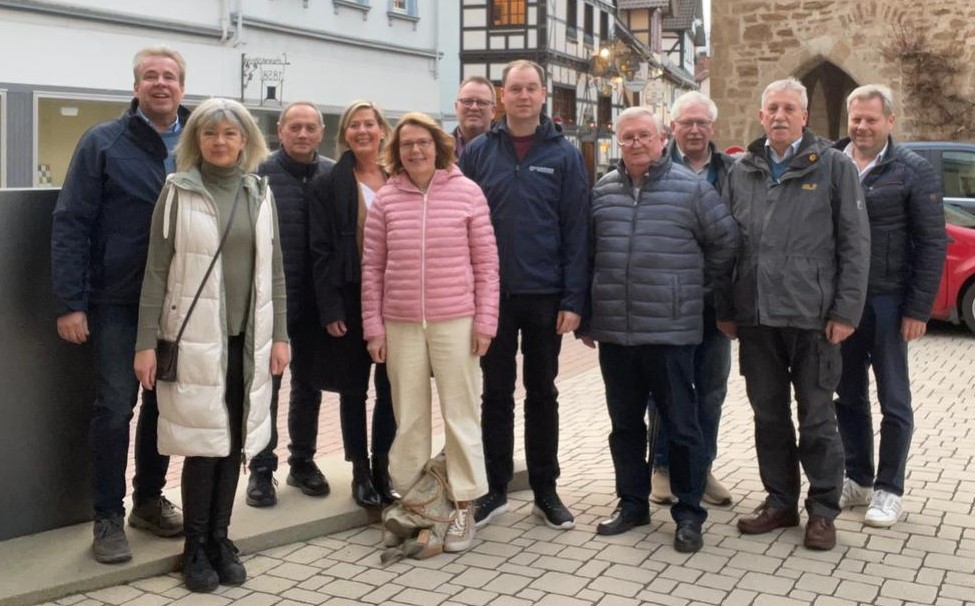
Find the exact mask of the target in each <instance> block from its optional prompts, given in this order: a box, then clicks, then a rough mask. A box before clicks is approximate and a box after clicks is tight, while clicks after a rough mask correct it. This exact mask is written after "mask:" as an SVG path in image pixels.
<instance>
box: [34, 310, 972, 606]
mask: <svg viewBox="0 0 975 606" xmlns="http://www.w3.org/2000/svg"><path fill="white" fill-rule="evenodd" d="M566 355H567V356H569V357H570V358H572V359H574V360H582V361H587V360H588V365H586V364H581V365H579V366H578V367H577V369H576V370H577V371H576V372H574V373H567V375H570V374H571V376H564V377H563V378H562V379H561V380H560V382H559V389H560V393H561V403H562V406H561V411H562V425H561V428H562V429H561V436H562V441H561V448H560V452H561V460H562V469H563V476H562V480H561V482H560V486H561V489H560V492H561V494H562V496H563V499H564V500H565V501H566V503H567V504H568V505H569V506H570V507H571V508H572V509H573V510H574V511H575V512H576V516H577V518H576V519H577V526H576V529H575V530H572V531H566V532H558V531H553V530H550V529H548V528H546V527H545V526H543V525H540V524H539V523H538V521H537V520H536V519H534V518H533V517H532V516H531V502H530V501H531V494H530V493H529V492H519V493H515V494H514V495H513V500H512V511H510V512H509V513H507V514H505V515H504V516H501V517H500V518H499V519H498V523H496V524H492V525H490V526H488V527H486V528H484V529H483V530H481V531H480V532H479V533H478V537H477V540H476V542H475V545H474V546H473V548H472V549H471V550H470V551H469V552H467V553H464V554H454V555H442V556H438V557H436V558H433V559H430V560H425V561H404V562H400V563H396V564H393V565H391V566H388V567H382V566H381V565H380V562H379V552H380V549H379V547H378V545H379V540H380V531H379V529H378V525H376V524H373V525H371V526H367V527H360V528H356V529H353V530H349V531H344V532H340V533H337V534H332V535H328V536H323V537H320V538H317V539H314V540H310V541H304V542H299V543H294V544H290V545H287V546H284V547H279V548H275V549H271V550H267V551H263V552H258V553H255V554H251V555H248V556H247V557H246V558H245V560H246V565H247V569H248V573H249V575H250V579H249V580H248V581H247V583H245V584H244V585H243V586H242V587H237V588H225V587H222V588H221V589H220V590H219V591H218V592H217V593H216V594H211V595H199V594H190V593H188V592H187V591H186V590H185V589H184V588H183V587H182V586H181V581H180V579H179V576H178V575H176V574H170V575H165V576H159V577H153V578H149V579H145V580H141V581H136V582H133V583H130V584H128V585H120V586H116V587H112V588H109V589H103V590H99V591H93V592H89V593H87V594H78V595H74V596H70V597H67V598H63V599H60V600H57V601H56V602H52V604H54V603H56V604H65V605H66V604H74V605H85V606H88V605H100V604H127V605H131V606H155V605H163V604H179V605H183V604H191V605H202V606H208V605H211V604H212V605H214V606H217V605H224V604H240V605H245V606H270V605H278V606H297V605H300V604H328V605H329V606H333V605H334V606H339V605H345V604H412V605H418V606H419V605H427V604H431V605H441V604H443V605H446V604H465V605H471V606H480V605H486V604H490V605H495V606H506V605H522V604H525V605H527V604H542V605H548V604H551V605H557V606H576V605H580V606H581V605H584V604H598V605H600V606H617V605H618V606H624V605H630V604H633V605H636V604H664V605H692V604H729V605H754V606H764V605H769V606H773V605H774V606H790V605H793V604H796V605H798V604H815V605H816V606H840V605H848V604H876V605H878V606H901V605H905V606H906V605H909V604H939V605H945V606H954V605H962V604H970V603H975V601H973V600H975V575H973V573H975V517H973V515H972V513H973V511H972V509H973V501H975V467H973V465H972V456H973V453H975V439H973V431H972V419H973V417H975V396H973V395H972V386H973V385H975V338H973V337H972V336H971V335H970V334H967V333H966V332H964V331H962V330H960V329H955V328H951V327H944V326H939V327H936V328H934V330H933V331H932V332H931V333H929V335H928V336H927V337H926V338H924V339H923V340H922V341H921V342H919V343H918V344H916V345H912V347H911V368H912V372H913V391H914V396H915V409H916V420H915V423H916V430H915V435H914V441H913V445H912V451H911V458H910V460H909V461H908V479H907V488H908V492H907V494H906V495H905V499H904V509H905V518H904V519H903V520H902V521H901V522H900V523H898V524H897V525H896V526H894V527H893V528H892V529H888V530H883V529H869V528H866V527H863V526H862V524H861V523H860V519H861V517H862V515H863V510H862V508H860V509H858V510H853V511H845V512H843V514H842V515H841V517H840V518H839V520H838V523H837V526H838V528H839V545H838V546H837V547H836V549H834V550H833V551H829V552H813V551H808V550H806V549H804V548H803V547H802V546H801V544H802V529H801V528H795V529H788V530H784V531H780V532H777V533H773V534H771V535H764V536H758V537H745V536H742V535H740V534H739V533H738V531H737V530H736V528H735V526H734V520H735V519H736V518H737V517H738V516H739V515H742V514H745V513H748V512H750V511H751V510H752V509H754V508H755V507H756V506H757V505H758V504H759V502H760V501H761V499H762V498H763V497H764V494H763V492H762V488H761V483H760V481H759V478H758V469H757V467H756V464H755V455H754V447H753V429H752V421H751V412H750V408H749V406H748V403H747V401H746V399H745V395H744V385H743V383H742V380H741V378H740V377H739V376H738V375H737V371H736V370H734V371H733V376H732V380H731V384H730V388H729V397H728V401H727V402H726V404H725V411H724V416H723V420H722V427H721V435H720V444H719V454H718V460H717V461H716V464H715V470H714V471H715V474H716V475H717V476H718V477H719V478H722V479H723V480H724V481H725V483H726V485H727V486H728V487H729V488H730V489H731V491H732V493H733V494H734V496H735V499H736V501H735V503H734V504H733V505H732V506H731V507H728V508H711V509H710V511H709V518H708V522H707V524H706V525H705V547H704V549H703V550H702V551H701V552H699V553H697V554H693V555H683V554H678V553H677V552H675V551H674V550H673V548H672V546H671V542H672V539H673V530H674V524H673V522H672V521H671V520H670V515H669V512H668V511H667V510H666V508H654V511H653V523H652V524H651V525H650V526H647V527H643V528H640V529H637V530H633V531H630V532H628V533H625V534H623V535H619V536H616V537H598V536H596V535H595V534H594V530H595V525H596V523H597V522H598V521H599V520H600V519H602V518H604V517H606V516H608V515H609V514H610V513H611V511H612V510H613V507H614V504H615V495H614V489H613V471H612V464H611V461H610V457H609V453H608V448H607V443H606V442H607V434H608V425H609V423H608V419H607V415H606V411H605V404H604V400H603V389H602V381H601V377H600V374H599V370H598V368H597V367H596V366H595V357H594V355H593V354H592V353H591V352H588V351H586V350H584V349H582V348H581V346H580V345H578V344H576V343H569V342H568V341H567V347H566ZM572 356H575V357H572ZM735 368H737V365H735ZM875 414H879V413H876V412H875ZM517 431H518V432H519V435H520V429H518V430H517ZM282 488H283V487H282ZM281 513H282V515H285V514H286V511H285V510H284V509H283V508H282V509H281ZM51 572H52V574H56V571H51Z"/></svg>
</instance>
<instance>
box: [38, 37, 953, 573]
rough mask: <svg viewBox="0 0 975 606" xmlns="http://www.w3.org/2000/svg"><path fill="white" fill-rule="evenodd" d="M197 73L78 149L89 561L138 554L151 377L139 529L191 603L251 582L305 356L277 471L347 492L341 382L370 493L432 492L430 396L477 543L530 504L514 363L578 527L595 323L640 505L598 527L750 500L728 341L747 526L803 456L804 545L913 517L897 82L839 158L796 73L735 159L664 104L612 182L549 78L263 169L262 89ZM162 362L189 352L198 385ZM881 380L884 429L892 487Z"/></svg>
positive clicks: (356, 481)
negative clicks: (174, 476) (322, 455)
mask: <svg viewBox="0 0 975 606" xmlns="http://www.w3.org/2000/svg"><path fill="white" fill-rule="evenodd" d="M185 74H186V65H185V62H184V61H183V58H182V57H181V56H180V55H179V53H177V52H175V51H173V50H171V49H168V48H165V47H152V48H148V49H144V50H142V51H140V52H139V53H138V54H137V55H136V56H135V59H134V62H133V75H134V80H135V83H134V96H135V98H134V99H133V101H132V104H131V106H130V108H129V110H128V111H127V112H126V114H125V115H124V116H122V117H121V118H119V119H117V120H114V121H110V122H107V123H104V124H100V125H98V126H96V127H94V128H92V129H91V130H90V131H89V132H88V133H86V134H85V135H84V136H83V137H82V139H81V141H80V142H79V144H78V148H77V149H76V151H75V155H74V157H73V159H72V162H71V165H70V168H69V170H68V174H67V176H66V179H65V184H64V188H63V190H62V192H61V196H60V198H59V200H58V204H57V206H56V209H55V212H54V220H53V232H52V264H53V268H52V271H53V279H54V290H55V293H56V295H57V296H58V297H59V299H60V300H61V302H62V303H63V305H64V313H63V314H62V315H61V316H60V317H59V318H58V321H57V327H58V333H59V335H60V336H61V337H62V338H63V339H65V340H67V341H69V342H72V343H84V342H87V341H91V343H92V351H93V355H94V360H95V364H94V368H95V372H96V386H97V398H96V401H95V404H94V410H93V416H92V423H91V428H90V445H91V456H92V462H93V465H92V472H93V497H94V517H95V522H94V541H93V544H92V549H93V553H94V557H95V559H96V560H98V561H99V562H105V563H112V562H124V561H127V560H129V559H130V558H131V551H130V549H129V547H128V543H127V540H126V536H125V531H124V523H123V521H124V515H125V507H124V503H123V500H124V494H125V464H126V458H127V456H126V455H127V447H128V442H129V424H130V421H131V419H132V416H133V411H134V407H135V404H136V402H137V400H138V395H139V386H140V385H141V387H142V405H141V407H140V415H139V420H138V424H137V429H136V431H137V439H136V447H135V450H136V452H135V467H136V469H135V477H134V480H133V507H132V509H131V511H130V512H129V516H128V522H129V525H131V526H133V527H136V528H142V529H146V530H149V531H151V532H153V533H155V534H157V535H159V536H178V535H183V536H184V541H185V542H184V554H183V577H184V581H185V583H186V585H187V587H188V588H189V589H190V590H192V591H212V590H214V589H215V588H216V587H217V586H218V585H219V584H221V583H223V584H240V583H242V582H243V581H244V580H245V579H246V571H245V569H244V567H243V565H242V564H241V562H240V559H239V557H238V556H237V549H236V547H235V546H234V544H233V542H232V541H231V540H230V539H229V537H228V533H227V530H228V526H229V523H230V517H231V514H232V510H233V504H234V495H235V492H236V488H237V483H238V478H239V473H240V467H241V464H242V462H243V461H244V460H245V459H242V457H246V459H249V462H248V465H249V468H250V472H251V473H250V479H249V481H248V485H247V489H246V502H247V504H248V505H251V506H254V507H270V506H273V505H275V504H276V502H277V495H276V489H275V483H274V480H273V473H274V471H275V470H276V468H277V463H278V462H277V457H276V455H275V453H274V451H275V448H276V447H277V442H278V436H277V432H276V418H277V408H278V393H279V389H280V385H281V375H282V374H283V372H284V370H285V368H288V367H290V370H291V390H290V401H289V405H288V429H289V440H290V442H289V451H290V456H289V458H288V463H289V467H290V470H289V474H288V476H287V483H288V484H289V485H291V486H294V487H296V488H298V489H299V490H300V491H301V492H302V493H304V494H307V495H311V496H319V497H320V496H325V495H327V494H329V492H330V486H329V484H328V481H327V479H326V478H325V476H324V474H323V473H322V471H321V470H320V469H319V468H318V467H317V465H316V464H315V462H314V454H315V450H316V442H317V428H318V415H319V409H320V406H321V401H322V390H328V391H333V392H337V393H339V402H340V404H339V406H340V414H341V427H342V437H343V445H344V448H345V455H346V459H347V460H349V461H351V463H352V468H353V480H352V496H353V499H354V500H355V501H356V503H358V504H359V505H361V506H363V507H379V506H384V505H388V504H390V503H392V502H394V501H395V500H396V499H397V498H398V494H400V493H402V492H404V491H406V490H407V489H408V488H409V487H410V486H411V485H412V484H413V483H414V482H415V481H416V480H417V479H418V478H419V477H420V474H421V471H422V469H423V466H424V464H425V463H426V462H427V460H428V459H429V458H430V456H431V454H432V453H431V449H432V443H433V436H432V411H431V405H432V387H431V378H432V380H433V382H435V384H436V388H437V395H438V398H439V403H440V410H441V413H442V416H443V418H444V426H445V446H444V452H445V454H446V466H447V475H448V479H449V490H450V495H449V496H450V498H451V500H452V501H453V502H454V514H453V516H452V522H451V525H450V528H449V530H448V532H447V536H446V538H445V540H444V549H445V550H446V551H463V550H465V549H467V548H468V547H469V546H470V545H471V543H472V541H473V539H474V534H475V528H477V527H481V526H483V525H485V524H487V523H489V522H490V521H491V520H492V519H494V518H496V516H498V515H501V514H503V513H504V512H505V511H507V507H508V502H507V488H508V484H509V483H510V482H511V479H512V475H513V460H512V457H513V450H514V410H515V400H514V391H515V381H516V376H517V368H516V359H517V358H516V355H517V353H518V352H519V351H520V352H521V353H522V355H523V368H522V380H523V382H524V386H525V392H526V395H525V400H524V418H525V433H524V440H525V453H526V463H527V468H528V478H529V483H530V486H531V489H532V491H533V493H534V506H533V512H534V514H535V515H536V516H538V517H539V518H540V519H541V521H543V522H544V523H545V524H546V525H548V526H549V527H551V528H555V529H568V528H572V527H574V524H575V520H574V516H573V514H572V512H571V511H570V510H569V508H568V507H566V505H565V504H564V503H563V502H562V500H561V499H560V497H559V495H558V492H557V481H558V478H559V475H560V468H559V461H558V444H559V413H558V391H557V389H556V385H555V381H556V377H557V375H558V360H559V353H560V348H561V342H562V336H563V335H565V334H567V333H573V332H574V333H575V334H576V335H577V336H578V337H580V338H581V339H582V340H583V342H585V343H586V344H587V345H589V346H591V347H596V346H597V343H598V348H599V364H600V369H601V372H602V377H603V380H604V383H605V389H606V402H607V408H608V411H609V417H610V421H611V427H612V430H611V434H610V436H609V447H610V448H609V449H610V453H611V455H612V460H613V464H614V469H615V476H616V493H617V496H618V498H619V501H618V506H617V508H616V511H615V512H614V514H613V515H612V516H611V518H609V519H607V520H605V521H603V522H600V523H599V524H598V526H597V528H596V532H597V533H599V534H602V535H614V534H619V533H622V532H626V531H628V530H630V529H631V528H633V527H635V526H640V525H645V524H647V523H648V522H649V514H650V501H654V502H658V503H673V505H672V507H671V515H672V516H673V518H674V520H675V522H676V532H675V536H674V547H675V549H677V550H678V551H681V552H693V551H697V550H699V549H701V547H702V545H703V538H702V531H703V523H704V521H705V520H706V517H707V511H706V510H705V509H704V507H702V505H701V502H702V500H704V501H706V502H708V503H711V504H714V505H727V504H730V503H731V502H732V495H731V493H730V492H729V491H728V490H727V488H725V487H724V486H723V485H722V484H721V482H720V480H719V479H718V478H717V477H715V475H714V474H713V473H712V466H713V463H714V461H715V458H716V454H717V436H718V426H719V421H720V416H721V407H722V404H723V401H724V399H725V395H726V393H727V380H728V376H729V373H730V369H731V339H736V338H737V339H739V340H740V347H739V353H740V360H739V365H740V369H741V372H742V374H743V375H744V377H745V382H746V386H747V393H748V398H749V401H750V402H751V405H752V407H753V410H754V415H755V417H754V418H755V440H756V452H757V455H758V463H759V470H760V474H761V479H762V483H763V486H764V488H765V490H766V492H767V494H768V496H767V498H766V500H765V501H764V503H763V504H762V506H761V507H760V508H759V509H758V510H757V511H756V513H755V515H752V516H747V517H742V518H740V519H739V520H738V523H737V524H738V528H739V530H740V531H741V532H742V533H746V534H758V533H765V532H770V531H772V530H775V529H778V528H782V527H789V526H796V525H798V524H799V509H798V504H799V487H800V478H799V465H800V464H801V465H802V467H803V469H804V470H805V472H806V474H807V477H808V479H809V485H810V486H809V492H808V495H807V498H806V500H805V509H806V510H807V512H808V522H807V524H806V533H805V545H806V546H807V547H809V548H812V549H830V548H832V547H833V546H834V545H835V543H836V531H835V527H834V525H833V519H834V518H835V517H836V516H837V515H838V513H839V511H840V509H841V508H842V507H846V506H862V505H867V506H868V509H867V511H866V514H865V522H866V523H867V524H871V525H876V526H890V525H892V524H893V523H895V522H896V520H897V519H898V517H899V515H900V511H901V497H902V495H903V492H904V476H905V462H906V458H907V454H908V449H909V445H910V438H911V431H912V428H913V418H912V409H911V399H910V386H909V381H908V369H907V342H909V341H910V340H913V339H916V338H918V337H920V336H922V335H923V334H924V330H925V325H926V321H927V319H928V315H929V314H930V310H931V306H932V303H933V299H934V296H935V293H936V290H937V287H938V281H939V279H940V272H941V266H942V265H943V260H944V255H945V246H946V237H945V231H944V217H943V214H942V210H941V190H940V183H939V180H938V178H937V176H936V175H935V174H934V171H933V169H932V168H931V167H930V165H928V164H927V163H926V162H925V161H924V160H923V159H921V158H920V157H919V156H917V155H915V154H913V153H911V152H909V151H907V150H905V149H903V148H901V147H900V146H897V145H896V144H895V143H894V142H893V139H892V138H891V137H890V132H891V129H892V127H893V125H894V119H895V114H894V110H893V99H892V95H891V93H890V90H889V89H888V88H886V87H884V86H880V85H868V86H864V87H860V88H858V89H856V90H854V91H853V92H852V93H851V94H850V96H849V98H848V100H847V107H848V115H849V134H850V138H849V139H847V140H843V141H840V142H838V143H836V144H835V145H833V144H831V143H830V142H828V141H826V140H824V139H821V138H819V137H817V136H816V135H815V134H813V133H812V132H811V131H810V130H809V129H808V128H806V121H807V118H808V113H807V106H808V100H807V96H806V91H805V88H804V87H803V86H802V84H801V83H799V82H798V81H796V80H792V79H787V80H780V81H776V82H773V83H771V84H770V85H769V86H768V87H767V88H766V89H765V91H764V92H763V94H762V102H761V109H760V111H759V120H760V122H761V124H762V127H763V130H764V132H765V134H764V136H763V137H761V138H759V139H757V140H756V141H754V142H753V143H752V144H750V145H749V147H748V150H747V151H746V152H745V153H744V154H743V155H741V157H738V158H732V157H729V156H727V155H726V154H723V153H721V152H719V151H718V150H717V149H716V148H715V146H714V144H713V142H712V137H713V132H714V130H713V126H714V122H715V120H716V119H717V107H716V106H715V104H714V103H713V102H712V101H711V100H710V99H708V98H707V97H706V96H705V95H703V94H701V93H698V92H690V93H686V94H685V95H683V96H681V97H680V98H678V99H677V100H676V101H675V103H674V105H673V107H672V109H671V122H670V125H669V128H670V132H671V134H670V136H668V134H667V132H666V128H665V125H664V124H663V122H662V121H661V120H660V118H659V117H658V116H657V115H656V114H655V113H654V112H653V111H652V110H650V109H649V108H645V107H631V108H628V109H625V110H623V111H622V112H620V114H619V116H618V117H617V119H616V121H615V124H614V133H615V136H616V139H617V142H618V144H619V147H620V153H621V156H622V157H621V160H620V161H619V163H618V165H617V166H616V167H615V168H614V170H612V171H611V172H610V173H609V174H607V175H605V176H603V177H602V178H601V179H599V181H598V182H597V183H596V185H595V187H593V188H590V186H589V181H588V176H587V172H586V169H585V167H584V163H583V159H582V155H581V154H580V152H579V151H578V150H577V149H576V148H575V147H574V146H573V145H572V144H571V143H570V141H569V140H568V139H567V138H566V137H565V135H564V134H563V132H562V129H561V127H560V126H559V125H557V124H556V123H555V122H553V121H552V120H551V119H550V118H549V117H547V116H546V115H545V113H544V111H543V109H544V107H545V103H546V90H547V83H546V75H545V71H544V69H543V68H541V67H540V66H539V65H537V64H535V63H533V62H531V61H526V60H518V61H513V62H511V63H510V64H508V65H507V66H506V67H505V69H504V71H503V73H502V77H501V85H502V88H501V92H500V99H501V101H502V102H503V104H504V109H505V113H504V116H503V117H502V118H501V119H500V120H498V121H497V122H494V121H493V117H494V115H495V109H496V108H495V105H496V100H497V98H498V96H497V95H496V91H495V89H494V85H493V83H492V82H491V81H490V80H488V79H485V78H481V77H472V78H469V79H467V80H465V81H464V82H462V83H461V86H460V89H459V91H458V97H457V101H456V105H455V107H456V111H457V115H458V122H459V125H458V126H457V128H456V129H455V131H454V132H453V134H452V135H451V134H449V133H446V132H444V131H443V130H442V129H441V127H440V126H439V125H438V124H437V123H436V122H435V121H434V120H433V119H432V118H430V117H429V116H426V115H424V114H420V113H410V114H406V115H405V116H403V117H402V118H401V119H400V120H399V121H398V122H397V124H396V126H395V127H393V126H391V125H390V123H389V122H388V121H387V119H386V118H385V117H384V115H383V113H382V111H381V110H380V109H379V108H378V107H377V106H376V105H375V104H373V103H372V102H370V101H366V100H360V101H355V102H353V103H352V104H350V105H349V106H348V108H346V110H345V111H344V113H343V114H342V117H341V119H340V122H339V133H338V150H337V151H338V160H337V161H336V162H333V161H332V160H330V159H327V158H324V157H322V156H320V155H319V153H318V149H319V147H320V145H321V142H322V140H323V137H324V132H325V131H324V123H323V121H322V115H321V113H320V111H319V110H318V108H317V107H316V106H315V105H314V104H313V103H311V102H304V101H299V102H295V103H291V104H290V105H287V106H286V107H285V108H284V109H283V111H282V112H281V115H280V118H279V121H278V137H279V139H280V142H281V148H280V149H279V150H277V151H275V152H274V153H272V154H269V153H268V150H267V145H266V143H265V140H264V137H263V135H262V134H261V131H260V129H259V127H258V126H257V124H256V122H255V121H254V119H253V117H252V116H251V115H250V114H249V113H248V112H247V110H246V109H245V108H244V107H243V106H242V105H240V104H239V103H237V102H235V101H230V100H226V99H210V100H207V101H204V102H203V103H201V104H200V105H199V106H198V107H197V108H196V109H194V111H193V112H192V114H190V112H188V111H187V110H186V109H185V108H183V107H182V106H181V105H180V102H181V99H182V96H183V92H184V82H185ZM164 343H167V344H170V345H171V344H173V343H175V347H176V349H177V351H178V353H179V356H178V359H177V361H176V362H175V374H173V373H171V372H169V370H170V369H168V368H164V367H165V366H166V363H168V361H169V360H168V357H167V356H164V355H163V350H164V348H163V347H162V345H163V344H164ZM157 351H158V352H159V354H158V355H159V358H157ZM870 366H873V368H874V373H875V376H876V378H877V382H878V394H879V399H880V405H881V410H882V412H883V416H884V418H883V422H882V423H881V430H880V450H879V464H878V465H877V466H876V469H875V465H874V458H873V454H874V448H873V429H872V425H871V418H870V402H869V398H868V376H867V369H868V368H869V367H870ZM133 368H134V373H133ZM370 377H372V383H373V386H374V392H375V396H376V402H375V406H374V407H373V417H372V422H371V425H372V428H371V432H367V425H368V423H367V418H366V416H367V415H366V411H367V406H366V398H367V393H368V391H369V384H370ZM793 390H794V392H795V399H796V401H797V405H798V419H799V427H798V433H799V436H798V441H797V439H796V429H795V427H794V426H793V421H792V418H791V400H792V393H793ZM834 394H836V400H835V402H834ZM648 411H649V418H650V419H651V420H654V419H657V420H658V422H652V423H651V424H650V426H649V428H648V424H647V417H648ZM657 425H659V431H658V429H657ZM368 433H371V437H372V443H371V455H370V444H369V441H368V439H367V434H368ZM655 435H656V436H657V439H654V436H655ZM648 442H649V444H650V450H649V453H648ZM170 455H182V456H184V457H186V460H185V463H184V466H183V477H182V482H181V490H182V495H181V496H182V508H183V511H182V515H180V513H179V512H178V511H177V509H176V508H175V507H174V506H173V504H172V503H170V502H169V501H168V500H167V499H166V498H165V497H163V496H162V488H163V485H164V482H165V473H166V469H167V466H168V456H170ZM648 455H649V456H648ZM844 460H845V462H844ZM844 470H845V473H844Z"/></svg>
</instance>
